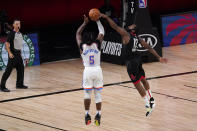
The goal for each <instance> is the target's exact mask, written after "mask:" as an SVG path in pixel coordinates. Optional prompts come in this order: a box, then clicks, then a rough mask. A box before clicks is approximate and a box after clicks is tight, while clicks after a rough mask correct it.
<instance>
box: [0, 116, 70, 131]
mask: <svg viewBox="0 0 197 131" xmlns="http://www.w3.org/2000/svg"><path fill="white" fill-rule="evenodd" d="M0 115H2V116H6V117H10V118H14V119H17V120H21V121H25V122H29V123H33V124H37V125H41V126H45V127H49V128H53V129H56V130H60V131H67V130H65V129H61V128H57V127H54V126H49V125H46V124H42V123H38V122H34V121H30V120H26V119H23V118H19V117H15V116H11V115H6V114H3V113H0Z"/></svg>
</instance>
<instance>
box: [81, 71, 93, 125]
mask: <svg viewBox="0 0 197 131" xmlns="http://www.w3.org/2000/svg"><path fill="white" fill-rule="evenodd" d="M83 88H84V107H85V124H86V125H89V124H90V123H91V116H90V114H89V110H90V103H91V92H92V88H93V81H92V79H91V71H90V70H89V69H84V72H83Z"/></svg>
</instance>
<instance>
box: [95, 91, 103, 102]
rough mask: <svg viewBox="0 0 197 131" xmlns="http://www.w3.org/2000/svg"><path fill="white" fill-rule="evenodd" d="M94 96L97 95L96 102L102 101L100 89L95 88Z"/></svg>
mask: <svg viewBox="0 0 197 131" xmlns="http://www.w3.org/2000/svg"><path fill="white" fill-rule="evenodd" d="M94 96H95V103H100V102H102V98H101V91H100V90H97V89H95V90H94Z"/></svg>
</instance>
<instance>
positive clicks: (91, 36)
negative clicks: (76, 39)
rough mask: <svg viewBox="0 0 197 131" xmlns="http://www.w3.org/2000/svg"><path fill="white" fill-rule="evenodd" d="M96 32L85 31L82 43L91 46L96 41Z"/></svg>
mask: <svg viewBox="0 0 197 131" xmlns="http://www.w3.org/2000/svg"><path fill="white" fill-rule="evenodd" d="M96 35H97V33H96V32H91V31H84V32H83V35H82V41H83V42H84V43H87V44H91V43H92V42H93V41H95V40H96Z"/></svg>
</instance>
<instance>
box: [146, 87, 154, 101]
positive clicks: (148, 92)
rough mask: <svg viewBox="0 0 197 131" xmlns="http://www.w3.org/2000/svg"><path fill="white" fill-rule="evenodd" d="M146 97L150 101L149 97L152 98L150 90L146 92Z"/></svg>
mask: <svg viewBox="0 0 197 131" xmlns="http://www.w3.org/2000/svg"><path fill="white" fill-rule="evenodd" d="M147 96H148V98H149V99H150V98H151V97H153V96H152V92H151V90H150V89H149V90H147Z"/></svg>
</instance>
